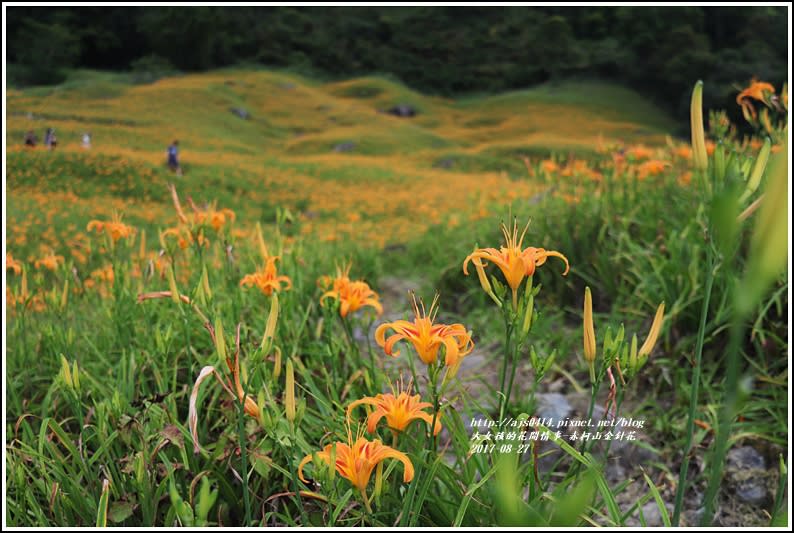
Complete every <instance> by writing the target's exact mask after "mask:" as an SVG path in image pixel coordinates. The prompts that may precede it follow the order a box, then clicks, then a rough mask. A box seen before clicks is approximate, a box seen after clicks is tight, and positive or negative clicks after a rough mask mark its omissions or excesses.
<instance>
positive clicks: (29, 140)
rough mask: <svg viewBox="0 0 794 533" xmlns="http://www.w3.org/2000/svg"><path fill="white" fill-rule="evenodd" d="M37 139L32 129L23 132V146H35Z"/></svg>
mask: <svg viewBox="0 0 794 533" xmlns="http://www.w3.org/2000/svg"><path fill="white" fill-rule="evenodd" d="M37 142H38V139H36V134H35V133H33V130H28V132H27V133H26V134H25V146H30V147H31V148H35V146H36V143H37Z"/></svg>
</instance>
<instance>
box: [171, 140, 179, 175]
mask: <svg viewBox="0 0 794 533" xmlns="http://www.w3.org/2000/svg"><path fill="white" fill-rule="evenodd" d="M168 168H170V169H171V171H172V172H176V175H177V176H181V175H182V167H181V166H180V165H179V141H174V142H172V143H171V145H170V146H169V147H168Z"/></svg>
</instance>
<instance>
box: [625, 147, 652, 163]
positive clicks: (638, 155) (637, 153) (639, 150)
mask: <svg viewBox="0 0 794 533" xmlns="http://www.w3.org/2000/svg"><path fill="white" fill-rule="evenodd" d="M626 155H627V156H629V157H633V158H634V159H636V160H637V161H640V160H642V159H649V158H650V157H651V156H652V155H653V151H652V150H651V149H650V148H648V147H646V146H643V145H641V144H640V145H637V146H632V147H631V148H629V149H628V150H627V151H626Z"/></svg>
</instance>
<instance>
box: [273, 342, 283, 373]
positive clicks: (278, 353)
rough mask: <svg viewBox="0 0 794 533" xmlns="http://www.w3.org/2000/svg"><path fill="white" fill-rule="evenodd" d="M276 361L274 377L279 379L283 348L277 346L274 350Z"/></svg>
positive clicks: (274, 363)
mask: <svg viewBox="0 0 794 533" xmlns="http://www.w3.org/2000/svg"><path fill="white" fill-rule="evenodd" d="M274 352H275V354H274V357H275V361H274V362H273V379H278V377H279V376H280V375H281V348H279V347H278V346H276V348H275V350H274Z"/></svg>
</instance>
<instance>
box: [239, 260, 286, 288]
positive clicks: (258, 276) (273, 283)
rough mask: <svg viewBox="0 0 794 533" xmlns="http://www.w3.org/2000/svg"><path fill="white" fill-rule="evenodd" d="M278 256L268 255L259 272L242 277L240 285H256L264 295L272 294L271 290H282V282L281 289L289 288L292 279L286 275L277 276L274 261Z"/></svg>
mask: <svg viewBox="0 0 794 533" xmlns="http://www.w3.org/2000/svg"><path fill="white" fill-rule="evenodd" d="M279 259H280V258H279V256H277V255H275V256H270V257H268V258H267V260H266V262H265V266H264V268H263V269H262V270H260V271H259V272H254V273H253V274H247V275H246V276H245V277H243V279H242V280H241V281H240V286H241V287H251V286H256V287H259V289H260V290H261V291H262V292H263V293H265V295H267V296H270V295H271V294H273V291H280V290H282V286H281V285H282V284H284V287H283V290H289V289H291V288H292V280H291V279H289V277H287V276H279V275H278V273H277V272H276V261H278V260H279Z"/></svg>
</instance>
